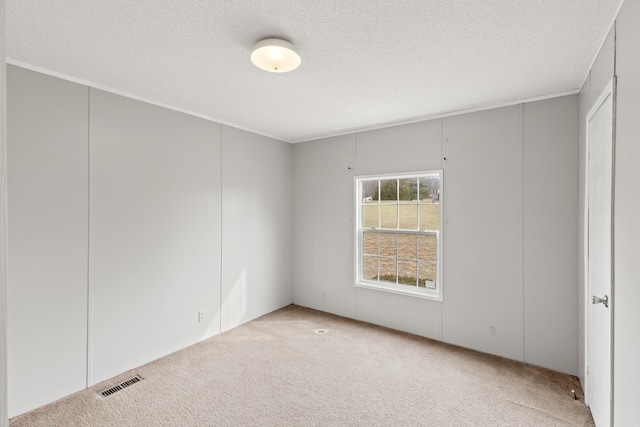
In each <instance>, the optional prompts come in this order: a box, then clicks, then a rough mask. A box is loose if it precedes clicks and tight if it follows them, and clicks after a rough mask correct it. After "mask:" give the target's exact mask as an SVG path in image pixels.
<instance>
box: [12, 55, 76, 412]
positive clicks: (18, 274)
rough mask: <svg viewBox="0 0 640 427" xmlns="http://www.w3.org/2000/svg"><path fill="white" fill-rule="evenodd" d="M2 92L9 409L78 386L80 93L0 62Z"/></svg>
mask: <svg viewBox="0 0 640 427" xmlns="http://www.w3.org/2000/svg"><path fill="white" fill-rule="evenodd" d="M7 95H8V96H7V101H8V109H7V113H8V114H7V122H8V138H7V140H8V158H9V159H10V160H9V162H8V166H9V192H8V207H9V223H10V226H9V245H10V249H11V250H10V251H9V259H8V267H9V274H8V295H7V298H8V302H9V306H8V325H9V326H8V327H9V330H8V338H9V341H8V348H9V354H8V365H9V374H8V377H9V411H10V414H12V415H15V414H17V413H21V412H25V411H27V410H29V409H33V408H35V407H37V406H40V405H42V404H44V403H47V402H50V401H52V400H55V399H58V398H60V397H62V396H65V395H67V394H70V393H72V392H75V391H77V390H80V389H82V388H84V387H85V385H86V374H87V358H86V352H87V261H88V260H87V241H88V235H87V233H88V209H87V208H88V182H87V174H88V144H87V133H88V89H87V87H85V86H81V85H77V84H74V83H69V82H66V81H63V80H59V79H56V78H53V77H49V76H45V75H43V74H39V73H35V72H32V71H26V70H23V69H19V68H16V67H14V66H9V67H8V94H7ZM36 123H37V125H36Z"/></svg>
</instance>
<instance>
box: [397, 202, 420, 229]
mask: <svg viewBox="0 0 640 427" xmlns="http://www.w3.org/2000/svg"><path fill="white" fill-rule="evenodd" d="M399 208H400V228H401V229H404V230H417V229H418V205H417V204H407V205H400V206H399Z"/></svg>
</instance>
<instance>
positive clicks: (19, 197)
mask: <svg viewBox="0 0 640 427" xmlns="http://www.w3.org/2000/svg"><path fill="white" fill-rule="evenodd" d="M8 111H9V128H10V135H9V138H8V142H9V150H10V156H9V157H10V159H11V160H10V161H9V178H10V179H9V198H10V200H9V202H10V203H9V206H10V212H9V215H10V221H11V226H10V229H9V237H10V241H11V243H10V244H11V251H10V258H9V271H10V276H9V285H8V286H9V296H8V305H9V322H8V325H9V326H8V328H9V329H8V335H9V348H10V353H9V361H8V368H9V381H10V383H9V396H10V399H11V400H10V402H9V416H11V417H13V416H16V415H18V414H20V413H22V412H25V411H27V410H30V409H33V408H35V407H38V406H41V405H43V404H46V403H48V402H51V401H53V400H56V399H58V398H60V397H63V396H64V395H68V394H70V393H72V392H75V391H78V390H81V389H83V388H84V387H86V386H87V385H92V384H95V383H97V382H99V381H101V380H104V379H107V378H110V377H112V376H114V375H117V374H120V373H122V372H124V371H127V370H130V369H134V368H135V367H137V366H139V365H141V364H144V363H146V362H149V361H151V360H153V359H156V358H158V357H161V356H164V355H166V354H168V353H170V352H173V351H176V350H179V349H181V348H184V347H186V346H188V345H190V344H193V343H196V342H198V341H200V340H203V339H205V338H207V337H210V336H212V335H214V334H216V333H219V332H220V330H221V327H222V328H223V330H226V329H229V328H231V327H233V326H236V325H238V324H240V323H243V322H246V321H248V320H251V319H253V318H256V317H258V316H261V315H264V314H266V313H268V312H270V311H273V310H276V309H278V308H281V307H283V306H286V305H288V304H291V302H292V285H291V274H292V268H291V259H292V249H291V245H292V241H291V240H292V236H291V235H292V230H291V222H292V204H291V200H292V196H291V194H292V189H291V187H292V147H291V145H290V144H288V143H283V142H279V141H275V140H272V139H269V138H266V137H262V136H257V135H253V134H251V133H248V132H244V131H238V130H235V129H233V128H229V127H227V126H221V125H220V124H218V123H214V122H211V121H206V120H203V119H199V118H195V117H192V116H189V115H186V114H182V113H178V112H175V111H170V110H167V109H163V108H160V107H156V106H152V105H149V104H145V103H142V102H139V101H134V100H131V99H128V98H124V97H121V96H117V95H113V94H110V93H107V92H103V91H99V90H94V89H89V88H88V87H86V86H82V85H77V84H73V83H69V82H67V81H64V80H60V79H57V78H54V77H49V76H45V75H42V74H39V73H35V72H32V71H28V70H24V69H22V68H18V67H13V66H12V67H11V68H10V81H9V106H8ZM89 112H90V114H89ZM240 279H241V280H240ZM198 311H204V312H205V320H204V322H201V323H200V322H198ZM87 335H88V337H89V339H88V340H87Z"/></svg>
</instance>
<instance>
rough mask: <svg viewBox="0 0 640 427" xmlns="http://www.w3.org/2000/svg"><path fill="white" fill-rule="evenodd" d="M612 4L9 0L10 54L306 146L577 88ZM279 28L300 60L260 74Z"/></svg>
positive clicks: (558, 0)
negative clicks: (257, 59) (262, 53)
mask: <svg viewBox="0 0 640 427" xmlns="http://www.w3.org/2000/svg"><path fill="white" fill-rule="evenodd" d="M619 1H620V0H482V1H480V0H395V1H390V0H389V1H376V0H255V1H249V0H244V1H240V0H226V1H223V0H136V1H133V0H131V1H124V0H46V1H45V0H6V20H7V25H6V26H7V40H6V50H7V56H8V59H9V61H10V62H14V63H18V64H28V65H29V66H31V67H37V68H39V69H42V70H47V71H50V72H52V73H54V74H57V75H63V76H68V77H70V78H73V79H76V80H79V81H83V82H88V83H89V84H91V85H93V86H95V87H99V88H107V89H110V90H113V91H116V92H119V93H125V94H129V95H132V96H134V97H138V98H142V99H146V100H149V101H152V102H157V103H160V104H164V105H168V106H171V107H173V108H176V109H180V110H183V111H188V112H192V113H195V114H197V115H200V116H204V117H208V118H211V119H213V120H216V121H219V122H222V123H226V124H230V125H233V126H237V127H240V128H244V129H248V130H252V131H255V132H258V133H261V134H265V135H269V136H273V137H276V138H279V139H282V140H286V141H301V140H307V139H312V138H317V137H322V136H327V135H334V134H339V133H345V132H349V131H354V130H360V129H366V128H371V127H376V126H382V125H387V124H392V123H400V122H407V121H412V120H418V119H420V118H426V117H430V116H434V115H438V114H441V113H447V112H452V111H457V110H461V109H467V108H474V107H480V106H490V105H497V104H500V103H506V102H510V101H514V100H519V99H525V98H530V97H536V96H543V95H549V94H555V93H562V92H566V91H570V90H574V89H577V88H578V87H579V86H580V84H581V83H582V80H583V79H584V76H585V74H586V72H587V69H588V67H589V65H590V62H591V60H592V59H593V57H594V55H595V53H596V51H597V49H598V48H599V46H600V43H601V41H602V39H603V37H604V35H605V32H606V30H607V27H608V25H609V24H610V22H611V20H612V18H613V16H614V14H615V12H616V10H617V7H618V3H619ZM272 36H279V37H282V38H286V39H288V40H290V41H291V42H292V43H293V44H294V46H296V48H297V50H298V52H299V54H300V56H301V57H302V64H301V66H300V68H298V69H297V70H295V71H293V72H291V73H287V74H274V73H267V72H264V71H261V70H259V69H258V68H256V67H255V66H254V65H253V64H252V63H251V61H250V59H249V56H250V53H251V50H252V47H253V45H254V44H255V43H256V42H257V41H259V40H261V39H263V38H265V37H272Z"/></svg>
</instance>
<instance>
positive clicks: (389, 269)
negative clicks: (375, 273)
mask: <svg viewBox="0 0 640 427" xmlns="http://www.w3.org/2000/svg"><path fill="white" fill-rule="evenodd" d="M379 262H380V281H381V282H391V283H396V260H395V259H391V258H380V259H379Z"/></svg>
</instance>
